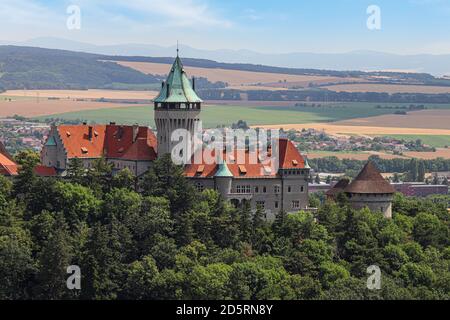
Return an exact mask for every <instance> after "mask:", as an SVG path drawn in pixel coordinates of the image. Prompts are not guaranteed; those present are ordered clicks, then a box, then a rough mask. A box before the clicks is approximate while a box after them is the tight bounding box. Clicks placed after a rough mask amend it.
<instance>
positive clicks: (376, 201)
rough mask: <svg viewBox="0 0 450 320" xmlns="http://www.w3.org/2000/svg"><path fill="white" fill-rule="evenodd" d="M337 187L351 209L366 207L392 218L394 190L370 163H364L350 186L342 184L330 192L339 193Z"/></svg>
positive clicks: (331, 193)
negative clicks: (343, 193) (342, 192)
mask: <svg viewBox="0 0 450 320" xmlns="http://www.w3.org/2000/svg"><path fill="white" fill-rule="evenodd" d="M339 187H341V188H342V189H343V191H344V192H345V194H347V196H348V199H349V203H350V204H351V205H352V207H353V208H355V209H360V208H364V207H367V208H369V209H370V210H372V211H378V212H382V213H383V215H384V216H385V217H386V218H391V217H392V198H393V195H394V193H395V189H394V188H393V187H392V186H391V185H390V183H389V182H388V181H386V180H385V179H384V178H383V176H382V175H381V174H380V172H379V171H378V169H377V168H376V167H375V165H374V164H373V163H372V162H371V161H369V162H367V163H366V165H365V166H364V168H363V169H362V170H361V172H360V173H359V174H358V176H357V177H356V178H355V179H353V181H352V182H351V183H350V184H348V185H347V186H345V184H344V183H342V184H341V185H340V186H335V187H334V188H333V189H332V190H334V191H336V192H339V190H338V188H339ZM342 189H341V191H342ZM332 190H330V192H329V193H330V195H332V196H333V195H334V191H332Z"/></svg>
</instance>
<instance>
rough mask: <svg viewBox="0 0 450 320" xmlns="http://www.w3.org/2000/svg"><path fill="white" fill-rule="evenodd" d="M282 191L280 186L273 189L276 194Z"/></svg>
mask: <svg viewBox="0 0 450 320" xmlns="http://www.w3.org/2000/svg"><path fill="white" fill-rule="evenodd" d="M280 189H281V188H280V186H279V185H276V186H274V187H273V191H274V193H275V194H279V193H280Z"/></svg>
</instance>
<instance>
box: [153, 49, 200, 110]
mask: <svg viewBox="0 0 450 320" xmlns="http://www.w3.org/2000/svg"><path fill="white" fill-rule="evenodd" d="M201 102H203V101H202V99H200V98H199V97H198V95H197V93H196V92H195V91H194V88H193V86H192V85H191V82H190V81H189V78H188V77H187V75H186V72H185V71H184V68H183V63H182V62H181V59H180V57H179V56H178V55H177V57H176V58H175V61H174V63H173V65H172V68H171V69H170V73H169V75H168V76H167V80H166V81H165V82H163V84H162V87H161V91H160V92H159V95H158V96H157V97H156V98H155V99H154V103H155V106H156V105H157V104H166V106H169V105H170V104H186V103H187V104H196V103H201Z"/></svg>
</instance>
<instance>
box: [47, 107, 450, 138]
mask: <svg viewBox="0 0 450 320" xmlns="http://www.w3.org/2000/svg"><path fill="white" fill-rule="evenodd" d="M392 112H393V111H392V110H391V109H377V108H375V106H374V104H366V103H347V104H345V105H344V104H339V103H336V104H333V105H328V106H323V107H294V106H292V105H291V106H261V105H259V106H258V105H256V106H240V105H205V106H204V107H203V110H202V120H203V125H204V126H205V127H208V128H211V127H217V126H220V125H231V124H232V123H235V122H237V121H238V120H245V121H246V122H247V123H248V124H249V125H253V126H259V125H270V124H273V123H276V125H273V127H274V128H276V129H278V128H280V127H284V125H285V124H287V125H289V124H291V123H296V125H298V124H302V123H327V122H331V121H338V120H343V119H349V118H353V117H361V116H364V117H369V116H375V115H379V114H385V113H392ZM53 117H57V118H64V119H69V120H74V119H83V120H88V121H94V122H97V123H101V122H110V121H115V122H117V123H141V124H149V123H150V124H151V125H153V124H154V122H153V109H152V106H150V105H149V106H134V107H129V108H122V107H120V108H112V109H102V110H90V111H82V112H69V113H58V114H56V115H54V116H53ZM41 118H42V117H41ZM43 118H45V117H43ZM449 131H450V130H449Z"/></svg>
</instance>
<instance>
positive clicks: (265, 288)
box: [0, 151, 450, 300]
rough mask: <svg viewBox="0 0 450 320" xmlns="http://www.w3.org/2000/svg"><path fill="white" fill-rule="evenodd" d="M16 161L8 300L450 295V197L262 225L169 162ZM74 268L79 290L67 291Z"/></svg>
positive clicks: (400, 200) (31, 157) (2, 275)
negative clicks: (374, 275) (146, 167)
mask: <svg viewBox="0 0 450 320" xmlns="http://www.w3.org/2000/svg"><path fill="white" fill-rule="evenodd" d="M17 159H18V161H19V162H20V164H21V165H22V167H21V170H20V174H19V176H18V177H17V178H16V179H14V180H13V181H11V180H8V179H6V178H4V177H2V176H0V299H87V300H91V299H107V300H109V299H157V300H158V299H255V300H262V299H285V300H291V299H445V300H448V299H449V298H450V246H449V244H450V242H449V239H450V235H449V227H450V224H449V223H450V216H449V214H448V212H447V202H448V200H449V199H448V198H432V199H426V200H422V199H421V200H418V199H414V198H406V197H403V196H401V195H396V196H395V200H394V204H393V211H394V216H393V219H391V220H388V219H385V218H384V217H383V216H382V214H381V213H373V212H370V211H368V210H367V209H362V210H360V211H355V210H352V209H350V208H349V206H347V204H346V203H347V200H346V198H345V196H343V195H340V196H339V197H338V200H337V203H334V202H324V203H320V201H319V199H318V198H315V197H312V198H311V200H310V201H311V206H318V207H319V210H318V212H316V213H315V214H314V215H313V214H312V213H305V212H298V213H295V214H289V215H287V214H285V213H283V212H280V213H278V214H277V217H276V220H275V221H274V222H267V221H266V220H265V219H264V218H265V217H264V213H263V211H262V210H260V209H258V210H257V211H256V212H255V213H254V214H253V213H252V212H251V210H250V207H249V206H248V204H246V205H243V206H242V207H240V208H234V207H232V206H231V205H230V204H229V203H228V202H226V201H224V200H223V199H222V198H221V197H220V196H219V194H218V193H216V192H215V191H214V190H205V191H203V192H202V193H199V192H197V191H196V189H195V188H194V187H193V186H192V185H191V184H190V183H189V182H188V181H187V180H186V179H185V178H184V177H183V171H182V169H181V168H180V167H177V166H175V165H173V164H172V163H171V161H170V158H169V157H166V158H162V159H159V160H157V161H155V163H154V165H153V166H152V168H151V169H150V171H149V172H148V173H147V174H146V176H145V177H144V178H143V179H141V180H139V181H138V182H137V181H136V179H135V177H133V176H132V174H131V173H130V172H129V171H127V170H124V171H121V172H119V173H117V174H114V175H113V174H112V168H111V167H110V166H109V165H108V164H107V163H106V162H105V161H104V160H102V159H99V160H97V161H96V162H95V163H94V164H93V165H92V166H91V168H90V169H89V171H88V172H85V171H84V169H82V166H81V162H80V161H78V160H75V161H72V162H71V165H70V168H69V170H68V175H67V177H66V178H64V179H63V178H59V179H56V178H40V177H37V176H36V175H35V174H34V170H33V168H34V166H35V164H36V163H37V161H38V156H37V155H36V154H34V153H32V152H27V151H23V152H21V153H20V154H19V155H18V156H17ZM137 184H139V187H140V188H141V189H140V190H142V192H140V193H137V192H135V191H134V190H135V189H136V185H137ZM69 265H78V266H79V267H80V269H81V290H69V289H67V287H66V280H67V278H68V276H69V274H67V272H66V268H67V267H68V266H69ZM371 265H377V266H379V267H380V268H381V271H382V277H381V289H380V290H369V289H367V285H366V284H367V278H368V276H369V274H368V273H367V268H368V267H369V266H371Z"/></svg>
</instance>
